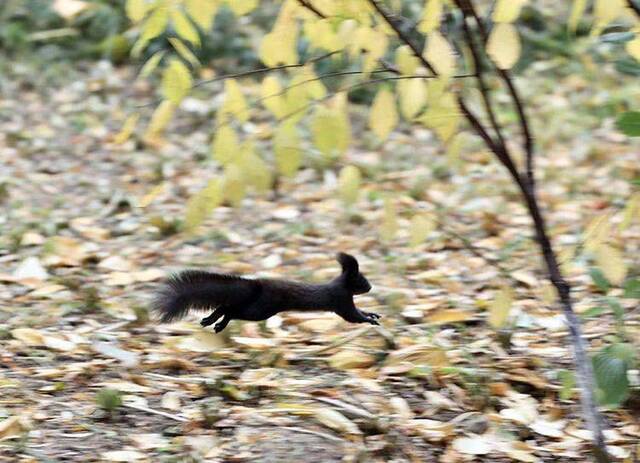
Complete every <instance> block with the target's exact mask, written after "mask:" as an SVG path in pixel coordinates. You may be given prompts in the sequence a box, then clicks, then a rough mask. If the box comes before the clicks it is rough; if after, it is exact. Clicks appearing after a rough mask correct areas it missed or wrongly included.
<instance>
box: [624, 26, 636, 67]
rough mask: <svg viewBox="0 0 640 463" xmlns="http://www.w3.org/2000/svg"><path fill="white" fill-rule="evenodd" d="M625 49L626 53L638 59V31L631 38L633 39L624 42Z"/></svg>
mask: <svg viewBox="0 0 640 463" xmlns="http://www.w3.org/2000/svg"><path fill="white" fill-rule="evenodd" d="M625 49H626V50H627V53H629V54H630V55H631V56H633V57H634V58H635V59H636V60H638V61H640V35H639V34H638V33H636V36H635V37H634V38H633V40H629V41H628V42H627V43H626V45H625Z"/></svg>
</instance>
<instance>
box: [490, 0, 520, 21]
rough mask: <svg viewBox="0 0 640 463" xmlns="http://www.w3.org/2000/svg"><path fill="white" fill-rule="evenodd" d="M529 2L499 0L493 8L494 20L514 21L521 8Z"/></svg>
mask: <svg viewBox="0 0 640 463" xmlns="http://www.w3.org/2000/svg"><path fill="white" fill-rule="evenodd" d="M526 3H527V0H498V3H497V4H496V7H495V9H494V10H493V21H494V22H496V23H512V22H514V21H515V20H516V19H518V16H520V10H521V9H522V7H523V6H524V5H525V4H526Z"/></svg>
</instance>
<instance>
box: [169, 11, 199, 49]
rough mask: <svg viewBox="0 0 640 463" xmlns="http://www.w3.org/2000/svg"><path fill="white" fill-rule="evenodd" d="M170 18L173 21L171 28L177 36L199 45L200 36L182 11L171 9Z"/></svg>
mask: <svg viewBox="0 0 640 463" xmlns="http://www.w3.org/2000/svg"><path fill="white" fill-rule="evenodd" d="M171 20H172V21H173V28H174V29H175V31H176V34H178V36H180V37H181V38H183V39H184V40H186V41H188V42H191V43H192V44H194V45H198V46H199V45H200V36H199V35H198V31H197V30H196V28H195V27H194V26H193V24H191V21H189V19H187V16H186V15H185V14H184V13H183V12H182V11H180V10H172V11H171Z"/></svg>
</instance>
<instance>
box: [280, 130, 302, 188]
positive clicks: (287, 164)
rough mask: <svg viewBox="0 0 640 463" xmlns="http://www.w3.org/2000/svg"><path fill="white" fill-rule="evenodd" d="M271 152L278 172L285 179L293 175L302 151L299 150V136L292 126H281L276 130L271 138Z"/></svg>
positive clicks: (297, 167) (300, 160) (298, 165)
mask: <svg viewBox="0 0 640 463" xmlns="http://www.w3.org/2000/svg"><path fill="white" fill-rule="evenodd" d="M273 151H274V153H275V158H276V167H277V168H278V172H280V173H281V174H282V175H284V176H285V177H291V176H293V175H295V173H296V172H297V171H298V169H299V168H300V163H301V162H302V149H301V148H300V136H299V135H298V131H297V130H296V127H295V126H294V125H293V124H291V123H288V124H281V125H280V126H279V127H278V128H277V129H276V133H275V135H274V138H273Z"/></svg>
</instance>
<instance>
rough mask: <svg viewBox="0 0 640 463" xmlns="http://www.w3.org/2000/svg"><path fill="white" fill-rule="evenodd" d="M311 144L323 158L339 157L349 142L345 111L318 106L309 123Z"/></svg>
mask: <svg viewBox="0 0 640 463" xmlns="http://www.w3.org/2000/svg"><path fill="white" fill-rule="evenodd" d="M311 133H312V136H313V143H314V145H316V147H317V148H318V149H319V150H320V152H322V153H323V154H324V155H325V156H329V157H332V156H336V155H338V156H339V155H341V154H342V153H344V152H345V150H346V149H347V147H348V146H349V143H350V142H351V128H350V126H349V119H348V116H347V115H346V111H341V110H340V109H339V108H328V107H326V106H319V107H318V108H317V109H316V111H315V114H314V116H313V121H312V122H311Z"/></svg>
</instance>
